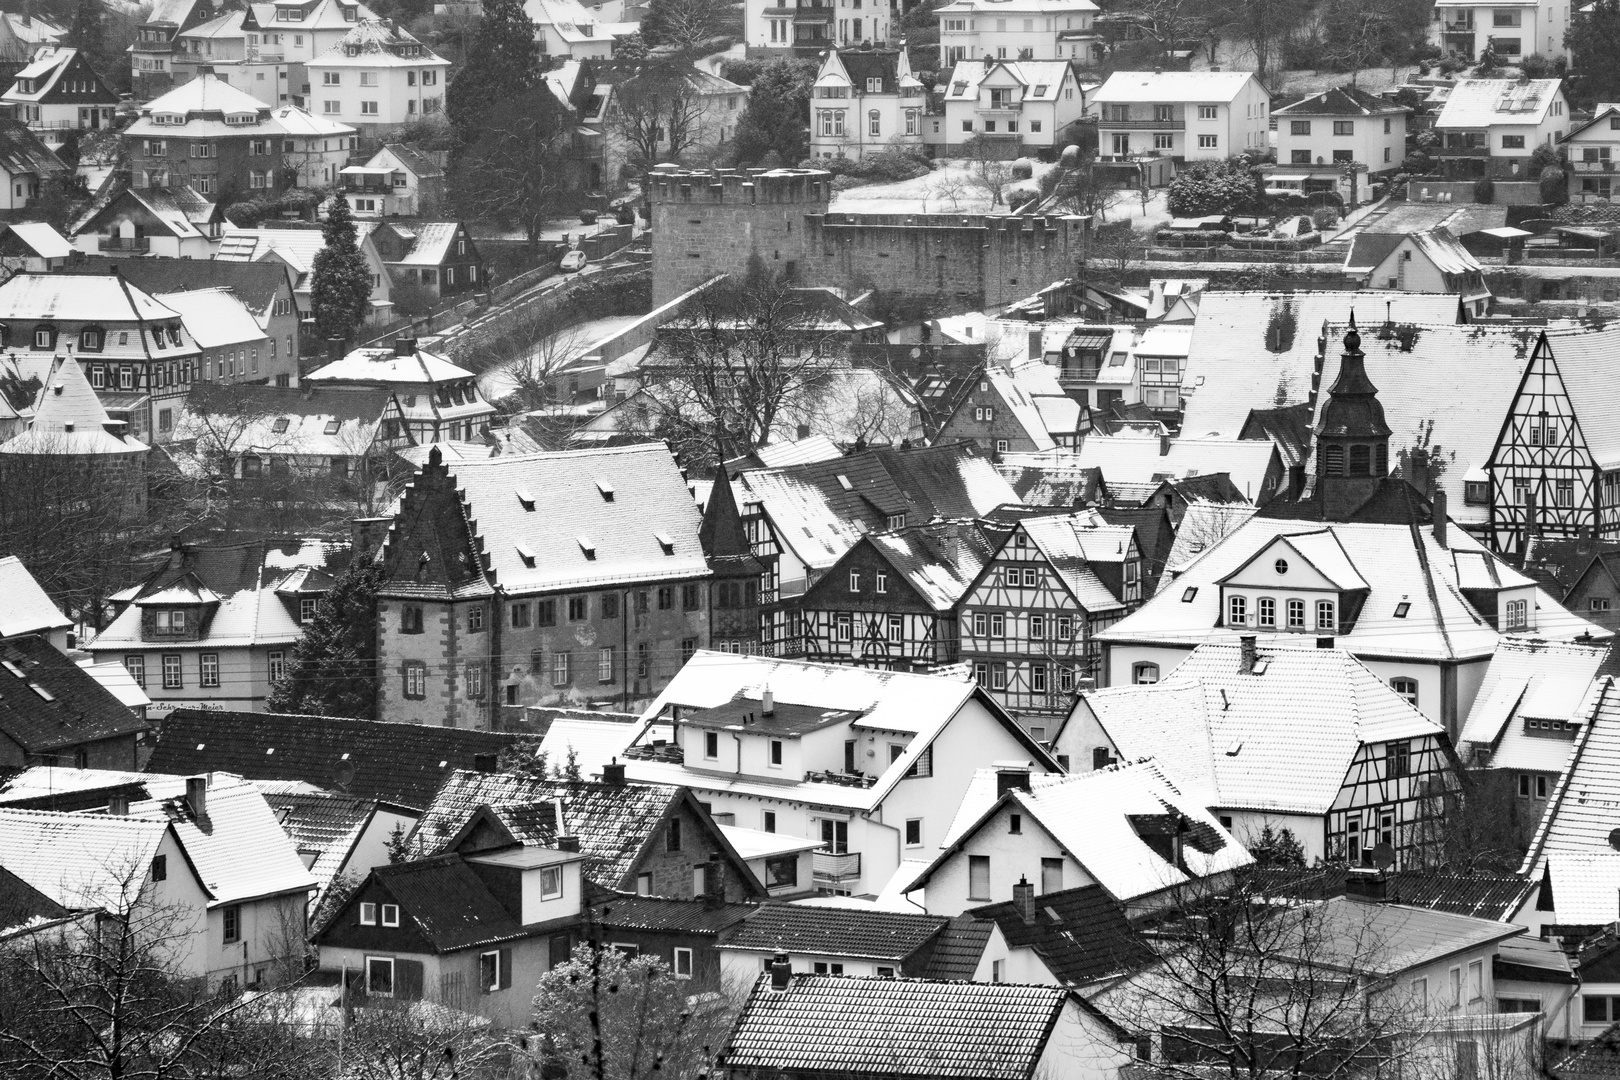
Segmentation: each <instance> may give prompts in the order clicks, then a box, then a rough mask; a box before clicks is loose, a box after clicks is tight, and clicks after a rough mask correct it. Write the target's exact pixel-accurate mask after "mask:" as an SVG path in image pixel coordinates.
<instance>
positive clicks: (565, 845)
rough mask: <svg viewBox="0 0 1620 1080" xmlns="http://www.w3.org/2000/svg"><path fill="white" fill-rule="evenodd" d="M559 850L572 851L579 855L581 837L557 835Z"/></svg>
mask: <svg viewBox="0 0 1620 1080" xmlns="http://www.w3.org/2000/svg"><path fill="white" fill-rule="evenodd" d="M557 850H558V851H572V852H574V853H575V854H576V855H577V854H578V853H579V837H577V836H559V837H557Z"/></svg>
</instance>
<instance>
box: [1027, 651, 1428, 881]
mask: <svg viewBox="0 0 1620 1080" xmlns="http://www.w3.org/2000/svg"><path fill="white" fill-rule="evenodd" d="M1054 749H1055V750H1056V752H1057V753H1058V755H1059V760H1063V759H1064V758H1065V757H1066V758H1067V760H1068V761H1069V768H1070V769H1072V770H1075V771H1081V770H1089V769H1104V768H1107V767H1109V765H1111V764H1112V763H1114V762H1115V761H1118V760H1121V759H1123V760H1126V761H1130V760H1135V759H1136V758H1140V757H1146V756H1149V755H1155V756H1157V758H1158V760H1159V762H1160V763H1161V764H1162V765H1163V766H1164V767H1165V768H1166V769H1167V770H1168V771H1169V773H1170V775H1171V776H1173V777H1174V778H1175V779H1176V780H1177V782H1178V783H1179V784H1180V785H1181V786H1182V787H1183V789H1184V790H1185V791H1186V792H1187V793H1188V795H1189V797H1192V798H1196V799H1197V800H1198V801H1199V802H1200V804H1201V805H1203V806H1206V807H1208V808H1209V809H1210V811H1211V812H1213V813H1215V814H1216V815H1218V816H1219V818H1220V821H1221V824H1222V826H1224V827H1225V828H1228V829H1230V830H1232V831H1233V832H1234V833H1235V834H1236V835H1237V836H1238V838H1239V839H1240V840H1244V841H1245V842H1248V841H1252V840H1253V839H1255V838H1256V837H1258V836H1259V834H1260V833H1261V832H1262V831H1263V830H1264V829H1265V828H1266V827H1268V826H1270V827H1271V828H1272V829H1273V830H1280V829H1284V828H1286V829H1288V830H1289V831H1290V832H1292V833H1293V834H1294V836H1295V838H1296V839H1298V840H1299V842H1300V846H1301V847H1302V848H1303V849H1304V851H1305V858H1306V860H1307V861H1311V860H1315V859H1330V860H1334V861H1344V862H1348V863H1349V864H1350V865H1352V866H1372V865H1374V864H1375V862H1377V863H1378V864H1380V865H1386V866H1387V865H1390V863H1389V862H1387V861H1386V860H1385V859H1383V858H1381V856H1384V855H1386V854H1387V855H1388V856H1389V858H1392V859H1393V860H1394V863H1393V865H1395V866H1398V867H1402V868H1404V867H1410V866H1419V865H1424V864H1426V863H1427V862H1428V861H1430V858H1431V856H1432V855H1433V854H1434V853H1433V852H1432V850H1431V849H1432V847H1433V844H1434V842H1435V841H1436V840H1437V838H1438V830H1437V828H1436V826H1437V824H1438V821H1439V815H1440V813H1441V811H1442V810H1443V800H1442V798H1441V796H1442V795H1443V794H1444V792H1446V791H1447V790H1449V789H1451V788H1452V787H1454V786H1455V782H1456V776H1457V769H1456V764H1457V763H1456V760H1455V755H1454V754H1453V752H1452V748H1451V743H1450V742H1449V741H1448V740H1447V738H1446V733H1445V730H1444V729H1443V728H1441V727H1440V725H1439V724H1437V723H1435V722H1434V721H1433V720H1430V719H1429V718H1428V717H1426V716H1424V715H1423V714H1422V713H1421V712H1419V711H1418V710H1417V709H1416V708H1414V707H1413V706H1412V705H1411V703H1409V702H1408V701H1407V700H1406V699H1405V698H1403V697H1402V696H1401V695H1400V694H1399V693H1397V692H1396V691H1395V690H1393V689H1392V688H1391V687H1389V686H1388V685H1386V684H1385V682H1384V681H1383V680H1382V679H1380V678H1379V677H1378V676H1377V675H1375V674H1373V672H1371V671H1369V670H1368V669H1367V668H1366V666H1364V665H1363V664H1362V663H1361V662H1360V661H1359V660H1357V659H1356V658H1355V657H1354V656H1352V655H1350V654H1349V653H1347V652H1344V651H1342V650H1339V649H1315V648H1311V649H1290V648H1266V649H1263V650H1262V649H1260V648H1258V647H1257V645H1256V639H1255V638H1254V637H1245V638H1243V640H1242V641H1241V642H1240V643H1239V644H1237V645H1200V646H1199V647H1198V648H1196V649H1194V650H1193V651H1192V652H1191V653H1190V654H1189V655H1188V657H1187V659H1186V660H1184V661H1182V662H1181V664H1180V666H1178V667H1177V668H1176V669H1175V670H1174V671H1173V672H1171V673H1170V675H1169V677H1168V678H1166V679H1164V680H1162V681H1160V682H1157V683H1144V684H1139V685H1132V686H1116V687H1110V688H1108V689H1104V690H1095V691H1089V692H1086V693H1084V694H1082V695H1081V696H1080V699H1079V700H1078V701H1077V702H1075V706H1074V710H1073V711H1072V712H1071V713H1070V715H1069V718H1068V720H1067V721H1066V722H1065V723H1064V725H1063V729H1062V731H1061V732H1059V733H1058V735H1057V738H1056V739H1055V740H1054ZM1380 845H1386V847H1382V848H1381V847H1380Z"/></svg>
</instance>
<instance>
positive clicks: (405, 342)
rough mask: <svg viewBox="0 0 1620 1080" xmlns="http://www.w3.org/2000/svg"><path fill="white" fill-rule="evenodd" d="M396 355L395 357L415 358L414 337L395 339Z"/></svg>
mask: <svg viewBox="0 0 1620 1080" xmlns="http://www.w3.org/2000/svg"><path fill="white" fill-rule="evenodd" d="M394 355H395V356H415V355H416V339H415V338H413V337H402V338H395V339H394Z"/></svg>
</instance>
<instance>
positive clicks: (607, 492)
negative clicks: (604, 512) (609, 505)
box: [596, 480, 613, 502]
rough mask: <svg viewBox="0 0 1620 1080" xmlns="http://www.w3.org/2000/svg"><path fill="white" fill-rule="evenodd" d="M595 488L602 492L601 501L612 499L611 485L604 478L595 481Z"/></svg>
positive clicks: (610, 500)
mask: <svg viewBox="0 0 1620 1080" xmlns="http://www.w3.org/2000/svg"><path fill="white" fill-rule="evenodd" d="M596 490H597V491H600V492H601V493H602V501H603V502H612V501H613V485H612V484H610V483H608V482H607V481H606V480H598V481H597V482H596Z"/></svg>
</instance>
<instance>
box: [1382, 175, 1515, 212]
mask: <svg viewBox="0 0 1620 1080" xmlns="http://www.w3.org/2000/svg"><path fill="white" fill-rule="evenodd" d="M1474 184H1475V181H1473V180H1422V179H1417V180H1408V181H1407V182H1406V201H1407V202H1454V203H1471V202H1473V201H1474ZM1491 188H1492V192H1491V202H1492V203H1493V204H1494V205H1496V206H1539V205H1541V185H1540V184H1532V183H1527V182H1525V181H1522V180H1492V181H1491ZM1447 196H1449V198H1447Z"/></svg>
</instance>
